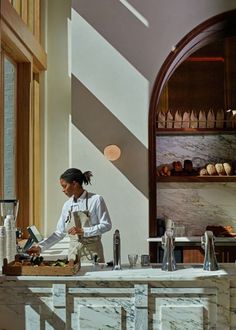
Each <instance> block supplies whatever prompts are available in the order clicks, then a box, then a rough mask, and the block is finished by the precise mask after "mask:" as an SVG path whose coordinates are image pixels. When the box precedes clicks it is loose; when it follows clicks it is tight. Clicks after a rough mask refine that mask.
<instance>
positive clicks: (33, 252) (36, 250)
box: [26, 245, 41, 256]
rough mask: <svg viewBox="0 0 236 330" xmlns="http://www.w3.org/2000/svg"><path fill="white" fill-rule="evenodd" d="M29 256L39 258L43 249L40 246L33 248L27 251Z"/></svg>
mask: <svg viewBox="0 0 236 330" xmlns="http://www.w3.org/2000/svg"><path fill="white" fill-rule="evenodd" d="M26 252H27V253H28V254H30V255H33V256H39V255H40V253H41V247H40V246H38V245H34V246H32V247H31V248H30V249H29V250H27V251H26Z"/></svg>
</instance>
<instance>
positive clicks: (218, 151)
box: [156, 128, 236, 262]
mask: <svg viewBox="0 0 236 330" xmlns="http://www.w3.org/2000/svg"><path fill="white" fill-rule="evenodd" d="M156 148H157V150H156V154H157V167H158V166H161V165H162V164H172V162H173V161H175V160H180V161H182V162H183V161H184V159H190V160H193V163H194V161H195V164H196V162H200V163H201V164H204V165H206V164H207V163H214V164H215V163H218V162H220V163H222V162H228V163H232V161H233V160H235V159H236V136H235V130H234V129H200V128H196V129H192V128H182V129H174V128H172V129H166V128H165V129H160V128H158V129H157V135H156ZM156 181H157V184H156V187H157V188H156V191H157V218H161V217H164V216H166V217H169V218H171V219H172V220H173V221H174V222H177V223H178V222H181V223H183V224H184V225H185V226H186V228H187V233H186V235H187V236H200V235H202V234H203V233H204V231H205V228H206V226H207V225H214V226H218V225H220V226H229V225H230V226H232V227H233V230H234V231H236V206H235V198H234V196H235V192H236V175H229V176H227V175H224V176H219V175H214V176H210V175H208V176H199V175H196V176H182V175H181V176H157V177H156ZM157 235H158V233H157ZM234 252H235V248H234V247H227V248H225V249H224V247H221V248H220V249H219V251H218V253H219V254H218V261H219V262H230V261H231V262H232V261H234ZM202 258H203V255H202V251H201V249H199V247H191V248H187V247H183V261H184V262H201V261H202Z"/></svg>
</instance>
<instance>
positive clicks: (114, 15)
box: [72, 0, 158, 80]
mask: <svg viewBox="0 0 236 330" xmlns="http://www.w3.org/2000/svg"><path fill="white" fill-rule="evenodd" d="M149 1H150V0H149ZM155 2H156V0H152V5H151V8H153V7H154V8H156V7H158V6H157V4H156V3H155ZM146 7H148V6H146ZM72 8H73V9H74V10H75V11H76V12H77V13H78V14H79V15H81V16H82V17H83V18H84V19H85V20H86V21H87V22H88V23H89V24H90V25H91V26H92V27H93V28H94V29H95V30H96V31H97V32H98V33H99V34H100V35H102V36H103V38H105V39H106V40H107V41H108V42H109V43H110V44H111V45H112V46H113V47H114V48H115V49H116V50H117V51H118V52H119V53H120V54H122V55H123V56H124V58H126V60H127V61H129V62H130V63H131V64H132V65H133V66H134V67H135V68H136V69H137V70H138V71H139V72H140V73H141V74H142V75H143V76H144V77H146V79H148V80H150V79H151V78H154V72H153V68H152V67H151V66H148V65H147V63H153V59H155V57H156V56H157V51H156V49H155V48H156V47H155V44H156V33H153V34H150V30H151V27H146V26H145V25H144V24H143V23H141V22H140V20H139V19H137V17H135V16H134V15H133V14H132V13H131V12H130V11H129V10H128V9H127V8H126V7H125V6H124V5H123V4H122V3H121V2H120V1H111V0H99V1H88V0H73V1H72ZM139 9H140V8H139ZM140 10H141V9H140ZM157 10H158V9H157ZM146 15H147V16H150V13H148V12H146V13H145V16H146ZM153 16H154V14H153ZM148 20H149V18H148ZM127 27H128V28H127ZM147 50H148V52H147ZM144 58H145V59H146V60H145V61H143V59H144ZM154 63H155V62H154ZM155 72H156V71H155Z"/></svg>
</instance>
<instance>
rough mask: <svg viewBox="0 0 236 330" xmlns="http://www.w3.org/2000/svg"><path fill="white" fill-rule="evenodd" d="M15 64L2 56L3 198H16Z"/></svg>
mask: <svg viewBox="0 0 236 330" xmlns="http://www.w3.org/2000/svg"><path fill="white" fill-rule="evenodd" d="M16 80H17V69H16V65H15V63H14V62H13V61H11V59H10V58H8V57H7V56H6V55H4V56H3V143H2V144H3V198H4V199H14V198H16V175H15V174H16V93H17V91H16V86H17V84H16Z"/></svg>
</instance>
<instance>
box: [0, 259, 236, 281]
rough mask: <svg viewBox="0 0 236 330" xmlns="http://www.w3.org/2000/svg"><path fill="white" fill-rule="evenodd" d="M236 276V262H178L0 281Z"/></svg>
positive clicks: (86, 269) (2, 278) (88, 268)
mask: <svg viewBox="0 0 236 330" xmlns="http://www.w3.org/2000/svg"><path fill="white" fill-rule="evenodd" d="M225 276H230V277H236V265H235V264H233V263H232V264H221V265H220V269H219V270H218V271H204V270H203V269H202V264H195V265H189V264H178V265H177V270H176V271H173V272H166V271H162V270H161V268H160V265H159V264H154V265H152V266H150V267H138V266H137V267H135V268H132V269H130V268H129V267H128V266H127V265H124V266H123V267H122V270H115V271H113V270H112V268H110V267H106V266H103V265H102V266H100V265H98V266H96V267H95V266H93V265H90V266H82V267H81V269H80V271H79V272H78V273H77V274H76V275H74V276H5V275H0V281H9V280H10V281H12V280H13V281H14V280H17V281H35V280H36V281H52V280H53V281H56V282H57V281H58V282H61V281H131V280H132V281H152V280H153V281H157V280H158V281H181V280H182V281H183V280H184V281H192V280H200V279H203V278H209V277H218V278H219V277H225Z"/></svg>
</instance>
